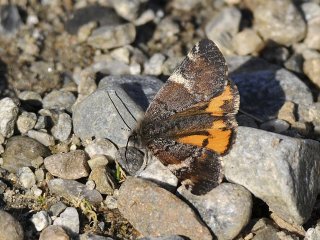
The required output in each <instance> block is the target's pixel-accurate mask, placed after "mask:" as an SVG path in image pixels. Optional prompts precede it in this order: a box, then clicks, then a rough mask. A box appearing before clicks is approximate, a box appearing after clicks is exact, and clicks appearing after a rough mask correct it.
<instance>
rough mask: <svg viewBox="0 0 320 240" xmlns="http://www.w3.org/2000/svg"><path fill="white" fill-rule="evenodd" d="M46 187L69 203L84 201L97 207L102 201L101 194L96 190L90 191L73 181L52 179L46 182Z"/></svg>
mask: <svg viewBox="0 0 320 240" xmlns="http://www.w3.org/2000/svg"><path fill="white" fill-rule="evenodd" d="M48 187H49V190H50V191H51V192H52V193H54V194H56V195H57V196H61V197H64V198H67V199H69V200H70V201H74V200H75V201H81V200H82V199H86V200H88V201H89V202H90V203H91V204H93V205H98V204H100V203H101V202H102V201H103V198H102V196H101V194H100V193H99V192H98V191H97V190H90V189H88V188H87V186H86V185H84V184H82V183H79V182H77V181H74V180H66V179H59V178H56V179H52V180H50V181H49V182H48Z"/></svg>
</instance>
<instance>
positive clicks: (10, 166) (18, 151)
mask: <svg viewBox="0 0 320 240" xmlns="http://www.w3.org/2000/svg"><path fill="white" fill-rule="evenodd" d="M49 154H50V151H49V149H48V148H47V147H45V146H44V145H42V144H41V143H39V142H38V141H36V140H34V139H32V138H29V137H23V136H15V137H11V138H10V139H9V141H8V142H7V144H6V149H5V151H4V153H3V154H2V157H3V165H2V166H1V167H2V168H4V169H6V170H8V171H9V172H16V171H17V170H18V169H19V168H21V167H28V166H33V165H34V163H35V162H38V161H39V160H41V159H42V158H43V157H47V156H48V155H49Z"/></svg>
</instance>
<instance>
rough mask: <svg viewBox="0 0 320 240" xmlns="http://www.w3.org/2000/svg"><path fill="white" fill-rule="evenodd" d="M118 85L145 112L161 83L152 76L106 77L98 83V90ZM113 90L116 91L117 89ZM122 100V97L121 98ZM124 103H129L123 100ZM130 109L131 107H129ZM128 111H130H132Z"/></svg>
mask: <svg viewBox="0 0 320 240" xmlns="http://www.w3.org/2000/svg"><path fill="white" fill-rule="evenodd" d="M116 84H117V85H120V86H121V88H122V89H124V91H125V92H126V93H127V94H128V95H129V96H130V98H131V99H133V100H134V101H135V102H136V103H137V104H138V105H139V106H140V107H141V108H142V109H143V110H146V109H147V107H148V106H149V103H150V102H151V101H152V100H153V98H154V97H155V95H156V94H157V92H158V91H159V90H160V88H161V87H162V85H163V82H162V81H161V80H160V79H158V78H156V77H153V76H143V75H138V76H131V75H126V76H108V77H105V78H103V79H102V80H101V81H100V82H99V88H100V89H102V88H110V89H112V88H116V87H115V85H116ZM115 90H118V89H117V88H116V89H115ZM121 97H122V98H124V97H123V96H121ZM124 100H125V101H129V100H127V99H126V98H124ZM131 108H132V107H131ZM131 108H130V110H131V111H132V109H131Z"/></svg>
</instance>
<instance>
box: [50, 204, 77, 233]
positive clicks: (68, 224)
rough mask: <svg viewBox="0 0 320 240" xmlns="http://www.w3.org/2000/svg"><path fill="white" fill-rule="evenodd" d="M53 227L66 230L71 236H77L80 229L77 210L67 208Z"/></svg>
mask: <svg viewBox="0 0 320 240" xmlns="http://www.w3.org/2000/svg"><path fill="white" fill-rule="evenodd" d="M53 225H56V226H61V227H63V229H65V230H66V232H67V233H68V234H70V235H71V236H77V235H78V234H79V229H80V220H79V214H78V212H77V209H75V208H73V207H67V208H66V209H65V210H64V211H63V212H62V213H61V214H60V217H57V218H56V219H55V220H54V222H53Z"/></svg>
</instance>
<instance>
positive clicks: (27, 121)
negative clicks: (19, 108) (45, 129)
mask: <svg viewBox="0 0 320 240" xmlns="http://www.w3.org/2000/svg"><path fill="white" fill-rule="evenodd" d="M36 122H37V115H36V114H35V113H32V112H23V113H22V114H21V115H20V116H19V117H18V120H17V127H18V130H19V131H20V133H22V134H24V133H27V132H28V131H29V130H31V129H32V128H33V127H34V126H35V125H36Z"/></svg>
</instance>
